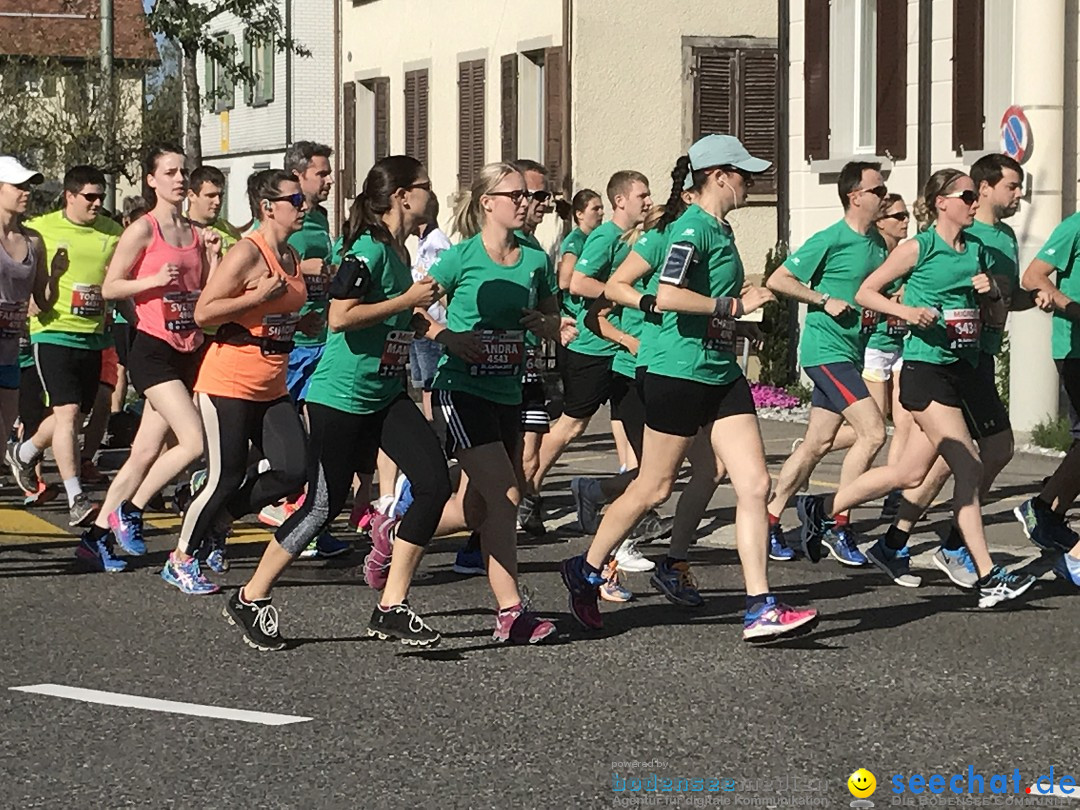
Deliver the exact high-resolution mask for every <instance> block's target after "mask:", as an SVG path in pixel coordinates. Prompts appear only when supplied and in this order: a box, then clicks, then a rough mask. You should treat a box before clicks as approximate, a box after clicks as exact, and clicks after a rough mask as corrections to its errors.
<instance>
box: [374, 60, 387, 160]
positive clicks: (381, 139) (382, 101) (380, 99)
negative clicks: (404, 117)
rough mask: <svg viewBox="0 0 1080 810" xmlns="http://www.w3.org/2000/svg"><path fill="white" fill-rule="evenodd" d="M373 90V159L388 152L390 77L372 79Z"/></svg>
mask: <svg viewBox="0 0 1080 810" xmlns="http://www.w3.org/2000/svg"><path fill="white" fill-rule="evenodd" d="M372 89H373V90H374V91H375V160H381V159H382V158H384V157H386V156H387V155H389V154H390V79H388V78H385V77H384V78H380V79H374V80H373V81H372Z"/></svg>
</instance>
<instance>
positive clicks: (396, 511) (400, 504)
mask: <svg viewBox="0 0 1080 810" xmlns="http://www.w3.org/2000/svg"><path fill="white" fill-rule="evenodd" d="M412 502H413V495H412V484H411V483H410V482H409V479H408V478H406V477H405V476H404V475H399V476H398V479H397V483H396V484H395V485H394V500H393V502H392V503H391V504H390V509H389V510H387V514H388V515H390V517H393V518H397V519H398V520H401V519H402V518H403V517H404V516H405V513H406V512H408V511H409V507H410V506H412Z"/></svg>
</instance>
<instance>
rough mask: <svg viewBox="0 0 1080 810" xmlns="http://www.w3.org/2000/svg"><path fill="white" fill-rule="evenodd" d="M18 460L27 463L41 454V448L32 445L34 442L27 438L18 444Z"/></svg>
mask: <svg viewBox="0 0 1080 810" xmlns="http://www.w3.org/2000/svg"><path fill="white" fill-rule="evenodd" d="M18 455H19V461H21V462H22V463H23V464H29V463H30V462H31V461H33V460H34V459H35V458H37V457H38V456H40V455H41V450H40V449H39V448H37V447H35V446H34V442H33V441H31V440H30V439H27V440H26V441H25V442H23V443H22V444H20V445H19V450H18Z"/></svg>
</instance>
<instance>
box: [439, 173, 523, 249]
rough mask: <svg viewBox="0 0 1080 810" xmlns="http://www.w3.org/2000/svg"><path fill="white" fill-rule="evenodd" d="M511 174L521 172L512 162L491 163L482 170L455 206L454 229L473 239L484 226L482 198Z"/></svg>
mask: <svg viewBox="0 0 1080 810" xmlns="http://www.w3.org/2000/svg"><path fill="white" fill-rule="evenodd" d="M511 174H521V172H520V171H518V168H517V167H516V166H514V165H513V164H512V163H504V162H500V163H489V164H487V165H486V166H485V167H484V168H482V169H481V170H480V173H479V174H477V175H476V179H475V180H473V184H472V186H471V187H470V188H469V190H468V191H465V192H462V194H461V196H460V197H459V198H458V201H457V205H455V206H454V231H455V232H457V233H460V234H461V237H462V238H463V239H471V238H472V237H474V236H476V235H477V234H478V233H480V229H481V228H483V227H484V219H485V214H484V209H483V208H482V207H481V205H480V198H481V197H483V196H484V195H485V194H490V193H491V192H492V191H494V190H495V187H496V186H498V185H499V183H501V182H502V181H503V180H505V179H506V178H507V177H509V176H510V175H511Z"/></svg>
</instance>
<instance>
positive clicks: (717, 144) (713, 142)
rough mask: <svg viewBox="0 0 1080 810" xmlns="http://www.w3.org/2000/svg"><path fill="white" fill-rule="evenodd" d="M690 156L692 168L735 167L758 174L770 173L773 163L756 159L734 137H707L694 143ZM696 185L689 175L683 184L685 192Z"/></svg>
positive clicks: (695, 169) (694, 169)
mask: <svg viewBox="0 0 1080 810" xmlns="http://www.w3.org/2000/svg"><path fill="white" fill-rule="evenodd" d="M687 154H689V156H690V168H691V169H692V170H693V171H697V170H699V169H713V168H716V167H718V166H734V167H735V168H736V169H742V170H743V171H744V172H751V173H752V174H758V173H760V172H764V171H768V169H769V167H770V166H772V163H771V162H770V161H768V160H762V159H761V158H756V157H754V156H753V155H751V154H750V153H749V152H747V151H746V147H745V146H743V145H742V141H740V140H739V139H738V138H736V137H735V136H734V135H706V136H705V137H704V138H700V139H698V140H697V141H695V142H694V144H693V145H692V146H691V147H690V150H689V152H688V153H687ZM693 185H694V179H693V177H692V176H691V175H690V174H688V175H687V176H686V180H685V182H684V183H683V191H689V190H690V188H692V187H693Z"/></svg>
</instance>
